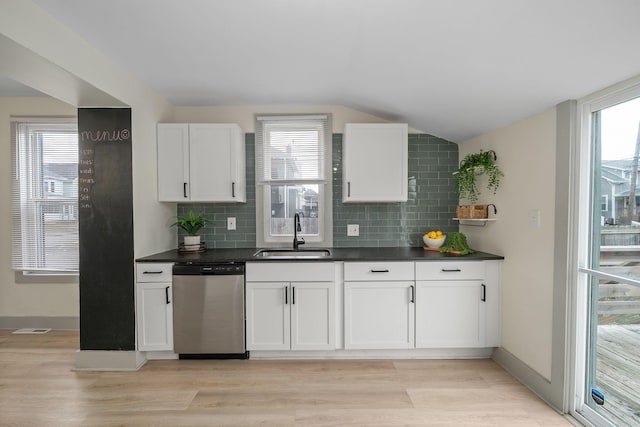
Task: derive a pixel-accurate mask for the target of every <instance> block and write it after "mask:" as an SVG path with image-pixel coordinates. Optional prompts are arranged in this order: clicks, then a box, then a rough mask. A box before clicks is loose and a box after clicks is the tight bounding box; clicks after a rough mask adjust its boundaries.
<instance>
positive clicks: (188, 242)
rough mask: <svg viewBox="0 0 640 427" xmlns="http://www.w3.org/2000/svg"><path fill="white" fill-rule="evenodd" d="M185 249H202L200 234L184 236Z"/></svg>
mask: <svg viewBox="0 0 640 427" xmlns="http://www.w3.org/2000/svg"><path fill="white" fill-rule="evenodd" d="M184 249H185V250H193V251H197V250H198V249H200V236H184Z"/></svg>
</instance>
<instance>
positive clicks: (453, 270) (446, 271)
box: [441, 268, 462, 273]
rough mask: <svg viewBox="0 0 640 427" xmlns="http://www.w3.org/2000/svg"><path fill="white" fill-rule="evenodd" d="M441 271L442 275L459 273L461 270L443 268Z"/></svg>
mask: <svg viewBox="0 0 640 427" xmlns="http://www.w3.org/2000/svg"><path fill="white" fill-rule="evenodd" d="M441 271H442V272H443V273H459V272H461V271H462V270H460V269H459V268H451V269H447V268H443V269H442V270H441Z"/></svg>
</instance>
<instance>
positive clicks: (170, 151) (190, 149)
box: [158, 123, 246, 202]
mask: <svg viewBox="0 0 640 427" xmlns="http://www.w3.org/2000/svg"><path fill="white" fill-rule="evenodd" d="M243 136H244V135H243V132H242V130H241V129H240V127H239V126H238V125H236V124H226V123H225V124H219V123H199V124H185V123H160V124H158V199H159V200H160V201H161V202H245V201H246V191H245V187H246V178H245V150H244V137H243Z"/></svg>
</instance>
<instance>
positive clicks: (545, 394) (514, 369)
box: [493, 347, 562, 413]
mask: <svg viewBox="0 0 640 427" xmlns="http://www.w3.org/2000/svg"><path fill="white" fill-rule="evenodd" d="M493 360H495V361H496V363H498V365H500V366H502V367H503V368H504V370H505V371H507V372H509V373H510V374H511V375H513V376H514V377H515V378H516V379H517V380H518V381H520V382H521V383H522V384H523V385H524V386H525V387H527V388H528V389H529V390H531V391H532V392H533V393H535V394H536V395H537V396H538V397H540V398H541V399H542V400H544V401H545V402H546V403H547V404H548V405H549V406H551V407H552V408H553V409H555V410H556V411H558V412H559V413H562V411H561V410H560V408H558V407H556V405H554V404H553V398H552V392H553V390H552V388H551V381H549V380H548V379H546V378H545V377H543V376H542V375H540V374H539V373H538V372H536V371H535V370H533V368H531V367H530V366H529V365H527V364H526V363H524V362H523V361H522V360H520V359H518V358H517V357H516V356H514V355H513V354H511V353H510V352H508V351H507V350H505V349H504V348H502V347H500V348H497V349H496V351H495V352H494V353H493Z"/></svg>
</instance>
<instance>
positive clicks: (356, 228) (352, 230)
mask: <svg viewBox="0 0 640 427" xmlns="http://www.w3.org/2000/svg"><path fill="white" fill-rule="evenodd" d="M359 235H360V224H347V236H351V237H357V236H359Z"/></svg>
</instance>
